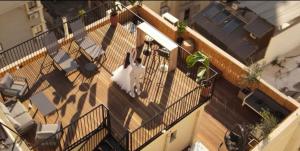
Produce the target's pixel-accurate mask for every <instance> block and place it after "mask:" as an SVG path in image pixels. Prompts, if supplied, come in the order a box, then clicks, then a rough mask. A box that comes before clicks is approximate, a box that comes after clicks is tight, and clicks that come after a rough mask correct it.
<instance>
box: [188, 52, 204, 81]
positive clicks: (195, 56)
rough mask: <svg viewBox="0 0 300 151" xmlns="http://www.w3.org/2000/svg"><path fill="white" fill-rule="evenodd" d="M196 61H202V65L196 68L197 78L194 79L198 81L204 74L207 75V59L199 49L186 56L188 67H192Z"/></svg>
mask: <svg viewBox="0 0 300 151" xmlns="http://www.w3.org/2000/svg"><path fill="white" fill-rule="evenodd" d="M197 62H202V64H203V66H200V67H198V69H197V78H196V81H197V82H199V81H201V80H203V79H204V78H205V75H206V76H208V75H209V74H208V72H209V59H208V57H207V56H206V55H204V54H202V53H201V52H200V51H197V52H195V53H193V54H191V55H189V56H188V57H187V58H186V63H187V66H188V68H192V67H193V66H194V65H195V64H196V63H197Z"/></svg>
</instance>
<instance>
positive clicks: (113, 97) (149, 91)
mask: <svg viewBox="0 0 300 151" xmlns="http://www.w3.org/2000/svg"><path fill="white" fill-rule="evenodd" d="M89 36H90V37H92V39H94V40H95V41H96V42H97V43H99V44H101V45H102V47H103V49H104V50H105V51H106V55H107V59H106V60H105V59H104V58H103V59H104V60H102V59H101V61H100V62H102V61H103V62H104V63H103V64H102V65H101V63H99V62H98V67H99V68H98V70H97V72H96V73H93V74H92V75H89V74H87V72H86V71H85V69H84V65H85V64H86V63H88V61H87V59H85V57H84V56H83V55H82V54H81V53H79V52H78V46H77V45H76V44H75V43H70V44H66V45H64V46H62V48H63V49H64V50H65V51H67V52H68V53H69V54H71V56H72V57H74V58H75V59H76V61H77V62H78V63H79V65H80V69H79V71H78V72H75V73H73V74H72V75H70V76H69V79H68V78H66V77H65V75H64V73H63V72H62V71H59V70H58V69H57V68H56V67H55V66H54V65H53V62H52V60H51V58H50V57H49V56H44V57H41V58H39V59H37V60H35V61H34V62H31V63H29V64H28V65H26V66H24V67H22V68H20V69H19V70H17V71H15V72H14V73H13V74H15V75H19V76H22V77H26V78H27V79H28V81H29V83H30V93H29V97H30V96H32V95H34V94H36V93H38V92H42V91H43V92H44V93H45V94H46V95H47V97H48V98H49V99H50V100H51V101H53V103H54V104H55V106H56V107H57V109H58V115H57V114H53V115H50V116H47V123H55V122H57V121H62V123H63V125H64V126H66V125H68V124H69V123H70V122H71V121H74V120H76V119H77V118H78V117H80V116H81V115H83V114H84V113H86V112H88V111H90V110H91V109H92V108H93V107H95V106H97V105H98V104H104V105H105V106H106V107H107V108H109V110H110V113H111V116H113V117H114V118H115V119H116V120H113V121H112V127H113V129H115V131H118V132H120V134H122V133H124V132H125V131H124V128H128V129H130V130H134V129H136V128H138V127H139V126H140V125H141V124H142V123H143V122H145V121H147V120H149V119H150V118H152V117H153V116H155V115H156V114H157V113H158V112H160V111H162V110H163V109H164V108H166V107H167V106H169V105H171V104H172V103H174V102H175V101H176V100H178V99H179V98H181V97H182V96H184V95H185V94H186V93H188V92H189V91H191V90H192V89H194V88H195V87H196V86H197V84H196V83H195V82H194V81H193V80H191V79H189V78H188V77H186V75H185V74H184V73H183V72H181V71H180V70H178V69H176V71H174V72H170V73H167V72H161V71H160V70H158V66H159V64H161V63H162V60H163V59H162V58H160V59H158V56H156V58H154V57H153V56H151V57H147V58H146V57H145V56H144V55H143V54H140V56H141V57H142V60H143V64H144V65H145V66H146V70H147V73H146V76H145V78H144V82H143V86H142V94H141V96H140V97H136V98H135V99H132V98H131V97H130V96H129V95H128V94H127V93H125V92H124V91H122V90H121V89H120V88H119V87H118V86H117V85H116V84H115V83H113V82H112V81H111V76H112V75H111V73H112V71H113V70H115V69H116V68H117V67H119V66H120V65H121V64H122V63H123V60H124V57H125V54H126V52H127V51H129V50H130V48H132V47H134V45H135V36H134V34H131V33H129V31H127V30H126V29H125V28H123V26H121V25H118V26H117V27H116V28H111V27H110V25H109V24H108V25H105V26H104V27H101V28H98V29H96V30H95V31H93V32H91V33H89ZM158 83H161V84H160V85H159V84H158ZM29 97H28V98H29ZM24 104H25V105H27V106H28V104H29V99H26V100H25V101H24ZM30 113H31V114H32V116H33V117H34V119H35V120H36V121H38V122H41V123H45V120H44V117H43V116H42V115H41V114H40V113H39V112H38V111H37V112H36V108H35V107H34V106H33V108H32V109H31V110H30ZM87 124H88V123H87ZM123 127H124V128H123Z"/></svg>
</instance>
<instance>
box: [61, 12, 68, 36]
mask: <svg viewBox="0 0 300 151" xmlns="http://www.w3.org/2000/svg"><path fill="white" fill-rule="evenodd" d="M61 19H62V22H63V27H64V33H65V37H67V36H68V35H69V29H68V21H67V17H65V16H63V17H62V18H61Z"/></svg>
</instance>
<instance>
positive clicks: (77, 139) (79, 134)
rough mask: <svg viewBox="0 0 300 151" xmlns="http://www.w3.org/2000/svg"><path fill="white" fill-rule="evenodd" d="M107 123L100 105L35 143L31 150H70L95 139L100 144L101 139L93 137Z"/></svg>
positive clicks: (106, 117)
mask: <svg viewBox="0 0 300 151" xmlns="http://www.w3.org/2000/svg"><path fill="white" fill-rule="evenodd" d="M109 123H110V122H109V113H108V109H107V108H106V107H105V106H104V105H102V104H101V105H99V106H97V107H95V108H94V109H92V110H91V111H89V112H88V113H86V114H84V115H82V116H81V117H79V118H78V119H76V120H75V121H72V122H71V123H70V124H69V125H67V126H65V127H64V128H63V129H61V130H60V131H58V132H57V133H56V134H54V135H52V136H50V137H49V138H47V139H45V140H43V141H41V142H39V143H37V144H36V145H34V146H33V147H32V148H31V149H32V150H43V151H48V150H49V151H59V150H71V149H73V148H74V147H76V146H78V145H79V144H81V143H84V142H85V141H87V140H89V139H90V138H93V139H95V138H96V141H97V142H100V141H101V137H95V135H97V136H98V135H100V134H99V133H101V131H103V129H104V128H106V129H107V128H109ZM89 145H90V143H89Z"/></svg>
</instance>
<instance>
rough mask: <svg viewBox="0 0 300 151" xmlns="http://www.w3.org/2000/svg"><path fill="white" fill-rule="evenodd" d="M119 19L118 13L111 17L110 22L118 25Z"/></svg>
mask: <svg viewBox="0 0 300 151" xmlns="http://www.w3.org/2000/svg"><path fill="white" fill-rule="evenodd" d="M118 21H119V18H118V15H115V16H111V17H110V23H111V25H112V26H117V24H118Z"/></svg>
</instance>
